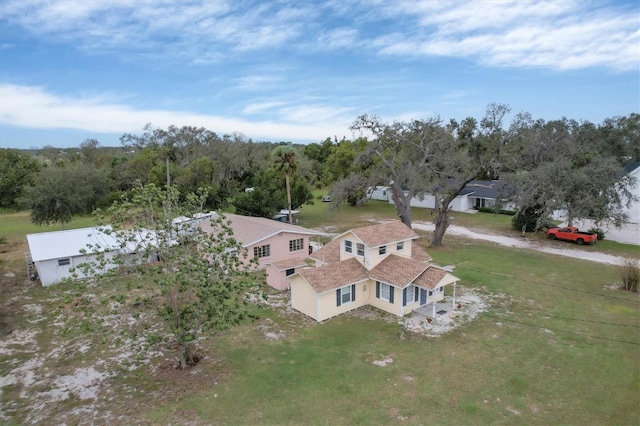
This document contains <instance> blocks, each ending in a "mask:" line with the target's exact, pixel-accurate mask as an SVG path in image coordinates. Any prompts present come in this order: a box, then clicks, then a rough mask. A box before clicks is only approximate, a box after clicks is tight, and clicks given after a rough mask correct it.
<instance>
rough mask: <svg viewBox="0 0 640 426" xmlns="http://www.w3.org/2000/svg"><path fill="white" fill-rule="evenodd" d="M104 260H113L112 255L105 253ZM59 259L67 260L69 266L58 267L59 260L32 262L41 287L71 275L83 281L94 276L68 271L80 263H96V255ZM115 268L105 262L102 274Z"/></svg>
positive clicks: (78, 271)
mask: <svg viewBox="0 0 640 426" xmlns="http://www.w3.org/2000/svg"><path fill="white" fill-rule="evenodd" d="M105 258H106V259H107V260H109V259H113V253H105ZM61 259H69V260H70V263H69V265H63V266H58V260H59V259H48V260H42V261H38V262H34V265H35V267H36V270H37V271H38V277H39V278H40V282H41V283H42V286H43V287H48V286H50V285H52V284H56V283H59V282H60V281H62V280H64V279H67V278H74V277H73V274H75V275H76V276H77V279H83V278H88V277H92V276H94V275H93V274H89V275H87V274H84V273H83V272H82V271H81V270H79V269H76V270H75V271H74V272H73V273H72V272H71V271H70V269H71V268H74V267H75V268H77V267H78V265H80V264H82V263H89V262H95V263H97V256H96V255H87V256H84V255H83V256H73V257H69V258H67V257H64V258H61ZM115 267H116V266H115V265H113V264H110V263H109V262H107V266H105V268H104V269H102V270H101V272H102V273H104V272H106V271H107V270H109V269H112V268H115Z"/></svg>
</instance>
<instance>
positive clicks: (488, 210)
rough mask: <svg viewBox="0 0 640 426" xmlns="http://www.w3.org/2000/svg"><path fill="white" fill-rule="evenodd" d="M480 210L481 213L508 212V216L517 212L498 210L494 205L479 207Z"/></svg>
mask: <svg viewBox="0 0 640 426" xmlns="http://www.w3.org/2000/svg"><path fill="white" fill-rule="evenodd" d="M478 211H479V212H481V213H496V214H506V215H507V216H513V215H514V214H516V212H515V211H513V210H503V209H500V210H496V209H495V208H493V207H479V208H478Z"/></svg>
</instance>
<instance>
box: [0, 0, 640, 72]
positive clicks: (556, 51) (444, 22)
mask: <svg viewBox="0 0 640 426" xmlns="http://www.w3.org/2000/svg"><path fill="white" fill-rule="evenodd" d="M0 20H2V21H6V22H10V23H13V24H15V25H18V26H20V27H22V28H25V29H26V30H27V31H29V32H31V33H34V34H37V35H41V36H46V37H47V38H48V39H50V40H53V41H56V40H58V41H64V42H71V43H74V44H75V45H77V46H79V47H80V48H81V49H84V50H87V51H91V52H100V51H111V50H118V51H120V52H132V53H133V52H135V53H136V54H145V55H148V56H153V57H155V58H156V59H157V60H165V61H167V60H168V61H176V60H180V61H184V60H187V61H190V62H193V63H206V62H219V61H222V60H225V59H227V60H228V58H229V56H230V55H243V54H246V52H258V51H270V50H272V49H288V50H297V51H299V52H300V51H302V52H303V53H304V52H307V53H311V52H313V51H315V50H318V49H321V50H327V49H329V50H331V49H351V50H356V49H358V50H360V51H362V49H369V51H373V52H377V53H379V54H381V55H383V56H403V57H413V58H423V57H433V56H448V57H458V58H466V59H469V60H472V61H476V62H479V63H481V64H483V65H486V66H491V67H542V68H550V69H557V70H568V69H581V68H588V67H594V66H595V67H606V68H611V69H614V70H629V69H636V68H637V67H638V50H637V46H638V45H639V44H640V31H639V30H638V11H637V5H635V6H629V5H628V4H625V3H624V2H623V3H616V2H612V3H602V4H601V3H599V2H584V1H578V0H563V1H555V0H530V1H527V0H505V1H488V0H487V1H436V0H387V1H385V0H351V1H347V0H340V1H334V0H328V1H325V2H263V1H257V0H254V1H251V0H249V1H243V2H238V1H234V0H216V1H206V0H190V1H178V2H176V1H175V0H140V1H135V2H134V1H128V0H88V1H68V0H5V1H4V2H3V7H2V8H0ZM372 28H375V30H372ZM372 31H375V33H373V32H372Z"/></svg>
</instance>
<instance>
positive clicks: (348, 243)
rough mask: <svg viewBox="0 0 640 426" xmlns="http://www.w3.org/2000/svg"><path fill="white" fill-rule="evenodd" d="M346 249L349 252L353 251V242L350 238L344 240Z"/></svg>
mask: <svg viewBox="0 0 640 426" xmlns="http://www.w3.org/2000/svg"><path fill="white" fill-rule="evenodd" d="M344 251H345V252H347V253H353V243H352V242H351V241H349V240H346V241H345V242H344Z"/></svg>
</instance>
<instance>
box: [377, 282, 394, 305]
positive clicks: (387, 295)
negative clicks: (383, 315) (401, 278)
mask: <svg viewBox="0 0 640 426" xmlns="http://www.w3.org/2000/svg"><path fill="white" fill-rule="evenodd" d="M393 293H394V292H393V287H392V286H390V285H389V284H385V283H381V282H380V281H376V297H377V298H378V299H381V300H384V301H385V302H389V303H393Z"/></svg>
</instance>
